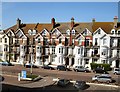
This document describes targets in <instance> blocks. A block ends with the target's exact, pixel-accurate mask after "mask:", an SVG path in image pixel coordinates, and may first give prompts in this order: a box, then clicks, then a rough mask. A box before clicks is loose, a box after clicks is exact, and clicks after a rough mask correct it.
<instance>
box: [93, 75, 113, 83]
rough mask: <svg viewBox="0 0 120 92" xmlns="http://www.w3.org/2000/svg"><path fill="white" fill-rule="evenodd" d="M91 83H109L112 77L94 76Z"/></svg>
mask: <svg viewBox="0 0 120 92" xmlns="http://www.w3.org/2000/svg"><path fill="white" fill-rule="evenodd" d="M92 81H93V82H104V83H111V82H112V77H111V76H110V75H109V74H101V75H95V76H93V77H92Z"/></svg>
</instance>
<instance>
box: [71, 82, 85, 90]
mask: <svg viewBox="0 0 120 92" xmlns="http://www.w3.org/2000/svg"><path fill="white" fill-rule="evenodd" d="M73 86H74V87H75V88H78V89H84V88H85V86H86V82H85V81H76V82H75V84H74V85H73Z"/></svg>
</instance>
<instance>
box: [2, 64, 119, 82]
mask: <svg viewBox="0 0 120 92" xmlns="http://www.w3.org/2000/svg"><path fill="white" fill-rule="evenodd" d="M21 70H26V71H27V73H30V68H25V67H23V66H21V65H15V66H2V72H3V74H4V73H5V74H14V75H17V74H18V73H20V72H21ZM33 74H37V75H41V76H51V77H55V78H56V77H59V78H66V79H72V80H84V81H86V82H91V78H92V76H94V75H95V74H94V73H92V72H91V73H84V72H74V71H58V70H47V69H42V68H33ZM110 74H111V76H112V77H113V79H115V80H116V83H120V76H118V75H114V74H112V73H110Z"/></svg>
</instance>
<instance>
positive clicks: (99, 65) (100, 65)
mask: <svg viewBox="0 0 120 92" xmlns="http://www.w3.org/2000/svg"><path fill="white" fill-rule="evenodd" d="M90 66H91V69H92V70H93V69H95V68H97V67H101V68H103V67H104V70H106V71H110V70H111V68H110V64H97V63H91V64H90Z"/></svg>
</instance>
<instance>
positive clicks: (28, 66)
mask: <svg viewBox="0 0 120 92" xmlns="http://www.w3.org/2000/svg"><path fill="white" fill-rule="evenodd" d="M25 67H26V68H31V64H25ZM32 68H38V66H36V65H33V64H32Z"/></svg>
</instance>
